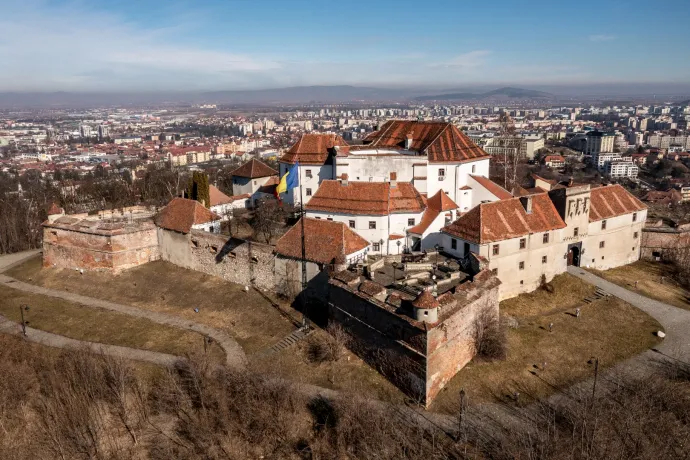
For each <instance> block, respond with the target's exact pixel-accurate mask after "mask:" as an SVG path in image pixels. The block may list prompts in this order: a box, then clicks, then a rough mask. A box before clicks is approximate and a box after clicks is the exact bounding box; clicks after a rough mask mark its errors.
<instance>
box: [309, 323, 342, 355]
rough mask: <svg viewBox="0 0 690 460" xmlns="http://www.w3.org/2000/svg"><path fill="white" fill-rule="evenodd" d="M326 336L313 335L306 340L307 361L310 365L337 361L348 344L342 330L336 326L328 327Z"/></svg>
mask: <svg viewBox="0 0 690 460" xmlns="http://www.w3.org/2000/svg"><path fill="white" fill-rule="evenodd" d="M327 331H328V334H319V333H316V334H313V335H312V336H311V337H309V339H308V340H307V347H306V354H307V359H308V360H309V361H310V362H312V363H323V362H334V361H338V360H339V359H340V358H341V357H342V356H343V354H344V353H345V349H346V346H347V342H348V335H347V333H346V332H345V331H344V330H343V328H342V327H341V326H339V325H336V324H331V325H329V326H328V329H327Z"/></svg>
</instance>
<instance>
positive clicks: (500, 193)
mask: <svg viewBox="0 0 690 460" xmlns="http://www.w3.org/2000/svg"><path fill="white" fill-rule="evenodd" d="M470 177H471V178H472V179H474V180H475V181H477V182H478V183H479V185H481V186H482V187H484V188H485V189H486V190H488V191H489V193H491V194H492V195H493V196H495V197H496V198H498V199H499V200H508V199H510V198H513V195H512V194H511V193H510V192H509V191H508V190H506V189H504V188H503V187H501V186H500V185H498V184H497V183H496V182H494V181H492V180H491V179H489V178H488V177H484V176H475V175H472V174H470Z"/></svg>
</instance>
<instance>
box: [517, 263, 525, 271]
mask: <svg viewBox="0 0 690 460" xmlns="http://www.w3.org/2000/svg"><path fill="white" fill-rule="evenodd" d="M518 268H520V270H524V269H525V263H524V262H520V264H519V265H518Z"/></svg>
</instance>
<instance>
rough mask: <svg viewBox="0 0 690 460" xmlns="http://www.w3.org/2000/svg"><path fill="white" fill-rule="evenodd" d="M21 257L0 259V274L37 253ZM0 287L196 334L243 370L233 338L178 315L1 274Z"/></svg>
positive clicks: (242, 357)
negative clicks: (62, 289) (205, 338)
mask: <svg viewBox="0 0 690 460" xmlns="http://www.w3.org/2000/svg"><path fill="white" fill-rule="evenodd" d="M21 254H23V258H22V257H21V256H20V255H18V254H11V255H9V256H0V273H2V272H4V271H5V270H7V269H8V268H9V267H10V266H11V265H16V264H17V263H18V262H21V261H23V260H26V259H29V258H31V257H34V256H35V255H36V254H37V251H30V252H24V253H21ZM6 258H7V259H6ZM0 284H4V285H5V286H7V287H10V288H12V289H18V290H20V291H24V292H29V293H32V294H39V295H44V296H48V297H55V298H58V299H63V300H67V301H69V302H74V303H78V304H81V305H84V306H86V307H93V308H101V309H104V310H109V311H114V312H117V313H122V314H125V315H129V316H134V317H137V318H145V319H148V320H151V321H153V322H155V323H158V324H165V325H166V326H173V327H177V328H180V329H186V330H189V331H194V332H198V333H199V334H203V335H205V336H207V337H210V338H212V339H213V340H215V341H216V342H217V343H218V344H219V345H220V346H221V347H222V348H223V350H225V359H226V364H227V365H228V366H230V367H244V366H246V364H247V357H246V355H245V353H244V350H242V347H241V346H240V345H239V344H238V343H237V342H236V341H235V339H233V338H232V337H230V336H229V335H227V334H226V333H225V332H222V331H220V330H218V329H214V328H212V327H209V326H206V325H204V324H198V323H194V322H192V321H189V320H186V319H184V318H180V317H179V316H174V315H168V314H166V313H160V312H155V311H150V310H143V309H141V308H136V307H131V306H129V305H122V304H118V303H115V302H108V301H106V300H101V299H95V298H93V297H87V296H83V295H79V294H74V293H72V292H66V291H60V290H57V289H50V288H44V287H41V286H35V285H33V284H28V283H24V282H22V281H19V280H16V279H14V278H11V277H9V276H6V275H2V274H0Z"/></svg>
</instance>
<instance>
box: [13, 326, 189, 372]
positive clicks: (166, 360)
mask: <svg viewBox="0 0 690 460" xmlns="http://www.w3.org/2000/svg"><path fill="white" fill-rule="evenodd" d="M0 333H2V334H10V335H16V336H20V337H21V336H22V330H21V326H20V324H19V323H15V322H14V321H10V320H8V319H7V318H5V317H4V316H2V315H0ZM24 339H25V340H28V341H30V342H35V343H39V344H41V345H46V346H48V347H54V348H67V349H73V350H80V349H88V350H89V351H91V352H94V353H102V354H104V355H108V356H114V357H117V358H124V359H133V360H136V361H145V362H149V363H153V364H157V365H160V366H172V365H173V364H175V362H177V361H178V360H180V359H181V358H180V357H179V356H174V355H168V354H166V353H158V352H155V351H146V350H139V349H137V348H127V347H118V346H116V345H106V344H102V343H95V342H84V341H81V340H75V339H70V338H69V337H64V336H62V335H57V334H51V333H50V332H46V331H42V330H40V329H34V328H31V327H27V328H26V336H25V337H24Z"/></svg>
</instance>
